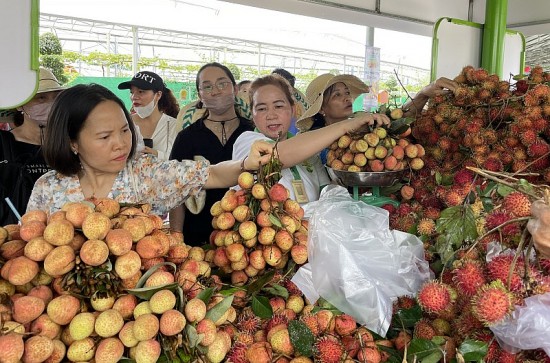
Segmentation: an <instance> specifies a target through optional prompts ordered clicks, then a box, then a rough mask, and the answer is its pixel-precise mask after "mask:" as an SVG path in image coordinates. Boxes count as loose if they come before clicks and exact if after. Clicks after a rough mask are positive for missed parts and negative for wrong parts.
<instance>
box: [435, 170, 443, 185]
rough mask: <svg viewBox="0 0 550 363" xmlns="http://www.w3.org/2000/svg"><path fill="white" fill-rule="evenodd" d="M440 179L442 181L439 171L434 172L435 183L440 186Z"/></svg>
mask: <svg viewBox="0 0 550 363" xmlns="http://www.w3.org/2000/svg"><path fill="white" fill-rule="evenodd" d="M441 179H442V176H441V173H440V172H439V171H436V172H435V182H436V184H437V185H441Z"/></svg>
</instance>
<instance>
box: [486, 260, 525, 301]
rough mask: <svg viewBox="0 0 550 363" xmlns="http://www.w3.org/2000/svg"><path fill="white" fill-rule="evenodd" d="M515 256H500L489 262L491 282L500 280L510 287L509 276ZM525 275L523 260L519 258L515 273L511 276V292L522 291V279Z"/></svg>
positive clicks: (488, 272)
mask: <svg viewBox="0 0 550 363" xmlns="http://www.w3.org/2000/svg"><path fill="white" fill-rule="evenodd" d="M513 260H514V256H512V255H498V256H495V257H493V259H492V260H491V261H489V262H487V266H486V269H487V275H488V276H489V278H490V279H491V280H500V281H502V282H503V283H504V284H505V285H506V286H508V276H510V271H511V270H512V263H513ZM523 275H525V269H524V262H523V258H521V257H520V258H518V259H517V261H516V262H515V266H514V269H513V272H512V274H511V276H510V286H509V289H510V291H514V292H517V291H520V290H521V289H522V288H523V280H522V277H523Z"/></svg>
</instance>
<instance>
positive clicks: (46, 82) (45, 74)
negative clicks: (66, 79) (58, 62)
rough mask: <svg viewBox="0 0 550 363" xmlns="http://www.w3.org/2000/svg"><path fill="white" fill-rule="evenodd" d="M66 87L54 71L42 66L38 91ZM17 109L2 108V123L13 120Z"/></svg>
mask: <svg viewBox="0 0 550 363" xmlns="http://www.w3.org/2000/svg"><path fill="white" fill-rule="evenodd" d="M64 89H65V87H63V86H62V85H61V83H59V81H58V80H57V78H55V76H54V74H53V73H52V71H50V70H49V69H46V68H43V67H40V72H39V78H38V90H37V91H36V93H37V94H38V93H45V92H53V91H62V90H64ZM16 112H17V111H16V110H15V109H11V110H0V123H8V122H13V116H14V115H15V113H16Z"/></svg>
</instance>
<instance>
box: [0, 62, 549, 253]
mask: <svg viewBox="0 0 550 363" xmlns="http://www.w3.org/2000/svg"><path fill="white" fill-rule="evenodd" d="M294 82H295V78H294V76H293V75H292V74H290V73H289V72H288V71H286V70H284V69H276V70H274V71H273V72H272V73H271V74H269V75H267V76H263V77H259V78H257V79H255V80H242V81H240V82H238V83H237V81H236V79H235V77H234V75H233V74H232V72H231V71H230V70H229V68H227V67H226V66H224V65H222V64H220V63H216V62H213V63H208V64H205V65H203V66H202V67H201V68H200V70H199V71H198V73H197V76H196V89H197V92H198V97H199V99H198V101H197V102H195V103H194V104H193V108H192V112H195V113H197V116H196V117H194V122H193V123H192V124H190V125H189V126H187V127H183V126H182V125H183V120H182V117H181V115H182V112H181V111H182V110H180V108H179V105H178V102H177V100H176V98H175V97H174V95H173V93H172V91H171V90H169V89H168V88H167V87H166V85H165V83H164V81H163V80H162V78H161V77H160V76H159V75H158V74H156V73H153V72H149V71H140V72H138V73H137V74H135V75H134V76H133V77H132V79H131V80H129V81H126V82H122V83H121V84H119V86H118V88H119V89H128V90H129V91H130V94H129V97H130V99H131V101H132V108H131V110H127V109H126V108H125V106H124V103H123V102H122V101H121V100H120V99H119V98H118V97H117V96H116V95H115V94H114V93H113V92H111V91H110V90H108V89H107V88H105V87H103V86H101V85H97V84H89V85H77V86H73V87H70V88H66V89H65V87H63V86H62V85H60V84H59V82H58V81H57V79H56V78H55V76H54V75H53V73H52V72H51V71H49V70H47V69H45V68H41V69H40V78H39V86H38V91H37V93H36V95H35V96H34V97H33V98H32V99H31V100H30V101H28V102H27V103H25V104H24V105H22V106H20V107H18V108H17V109H16V110H13V112H12V113H10V114H9V115H10V119H9V120H7V121H8V122H9V125H10V130H9V131H1V130H0V136H1V138H0V143H1V145H0V146H1V147H0V151H1V152H2V157H1V158H0V159H1V160H0V165H1V167H2V168H5V169H3V171H2V175H3V177H2V180H0V184H1V185H0V188H1V189H0V191H2V195H1V196H2V201H0V205H1V208H0V213H1V215H0V225H5V224H8V223H16V222H17V218H18V217H19V216H20V215H21V214H23V213H24V212H25V211H26V210H31V209H43V210H46V211H48V212H50V213H52V212H54V211H56V210H59V209H61V207H62V206H63V205H64V204H65V203H66V202H69V201H81V200H84V199H87V198H102V197H108V198H113V199H115V200H117V201H119V202H121V203H144V202H145V203H150V204H151V205H152V212H153V213H156V214H158V215H163V216H169V217H168V218H169V222H170V228H171V229H173V230H174V231H177V232H182V233H183V235H184V239H185V242H186V243H187V244H189V245H192V246H197V245H202V244H205V243H207V242H208V239H209V235H210V233H211V231H212V224H211V216H210V207H211V206H212V205H213V204H214V202H216V201H217V200H220V199H221V198H222V197H223V195H224V194H225V192H226V191H227V189H228V188H230V187H233V186H235V185H236V184H237V177H238V175H239V174H240V172H241V171H243V170H257V169H258V168H259V167H260V166H261V165H263V164H265V163H267V162H268V160H269V159H270V156H271V153H272V152H273V142H274V141H278V149H277V150H278V154H279V158H280V160H281V161H282V163H283V165H284V169H283V171H282V176H281V183H282V184H283V185H285V186H286V187H287V189H289V191H290V193H291V197H292V198H293V199H295V200H297V201H298V202H300V203H308V202H311V201H315V200H317V199H318V198H319V193H320V190H321V189H322V188H323V187H324V186H326V185H327V184H329V183H330V182H331V181H330V179H329V177H328V175H327V173H326V170H325V168H324V163H325V161H323V158H324V157H325V154H324V152H325V151H326V149H327V147H328V146H329V145H330V144H331V143H332V142H333V141H334V140H336V139H338V138H339V137H340V136H341V135H344V134H346V133H348V132H350V131H353V130H357V129H359V128H361V127H363V126H365V125H374V124H376V125H387V124H389V122H390V120H389V119H388V117H386V116H385V115H383V114H376V113H374V114H373V113H368V112H367V113H360V114H354V110H353V101H354V100H355V99H356V98H357V97H358V96H359V95H361V94H363V93H367V92H369V87H368V86H367V85H366V84H365V83H364V82H363V81H362V80H360V79H359V78H357V77H355V76H353V75H333V74H322V75H320V76H318V77H317V78H315V79H314V80H313V81H312V82H311V83H310V84H309V85H308V87H307V90H306V92H305V95H303V94H302V93H301V92H300V91H299V90H298V89H296V88H295V83H294ZM456 86H457V85H456V83H455V82H454V81H452V80H449V79H446V78H440V79H438V80H437V81H435V82H433V83H431V84H429V85H427V86H426V87H424V88H423V89H422V90H421V91H420V92H419V93H418V94H417V95H416V96H415V98H414V99H412V100H410V101H409V102H408V103H407V104H405V105H404V106H403V110H404V112H405V115H414V113H416V112H419V111H420V110H421V109H422V108H423V107H424V105H425V104H426V102H427V101H428V99H429V98H430V97H433V96H435V95H437V94H441V93H444V92H451V91H453V90H454V89H455V87H456ZM238 99H240V100H241V101H243V100H244V101H245V102H244V103H243V102H237V100H238ZM4 121H6V120H4ZM10 150H11V151H10ZM9 167H11V168H14V169H13V170H16V169H17V170H19V173H14V172H11V171H10V173H9V174H10V176H12V178H11V179H9V178H7V177H6V172H5V171H7V170H8V169H6V168H9ZM9 170H11V169H9ZM22 176H25V177H29V180H30V182H27V183H22V182H21V181H20V180H19V179H17V178H18V177H19V178H21V177H22ZM14 183H15V184H14ZM16 185H17V186H18V188H15V186H16ZM21 189H23V191H22V190H21ZM25 189H26V190H25ZM4 198H6V199H7V202H9V203H7V202H5V201H4ZM534 206H536V208H535V209H534V213H533V218H534V219H533V221H531V222H530V230H531V231H532V233H533V236H534V238H535V246H536V247H537V248H538V249H539V251H540V252H541V253H543V254H545V255H547V256H548V255H549V254H550V243H548V242H547V241H550V238H547V236H550V221H549V220H547V218H543V217H542V216H545V215H547V214H548V212H549V210H548V208H550V207H549V206H548V205H546V204H543V205H541V204H540V203H535V204H534ZM545 213H546V214H545Z"/></svg>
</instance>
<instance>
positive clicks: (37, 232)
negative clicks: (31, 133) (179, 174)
mask: <svg viewBox="0 0 550 363" xmlns="http://www.w3.org/2000/svg"><path fill="white" fill-rule="evenodd" d="M455 80H456V81H457V82H458V83H459V87H458V88H457V89H456V90H455V91H454V92H453V93H449V94H446V95H441V96H436V97H435V98H433V99H431V100H430V101H429V104H428V107H427V109H425V110H424V111H422V112H421V113H419V114H417V115H416V116H415V117H412V118H402V117H401V115H397V114H399V113H398V112H393V115H394V118H397V119H396V120H394V122H393V123H392V125H390V127H388V128H386V129H382V128H375V129H372V130H366V131H365V132H363V133H356V134H352V135H345V136H343V137H341V138H340V139H339V140H337V141H335V142H334V144H333V145H331V147H330V151H329V154H328V165H327V167H329V169H330V171H331V173H332V175H333V176H335V178H336V179H337V180H340V181H342V180H350V179H342V178H345V174H346V173H354V174H355V176H356V177H358V178H355V179H353V178H352V179H351V180H362V179H361V177H372V176H373V175H376V173H379V175H383V174H389V175H391V178H390V181H391V182H389V183H383V185H381V184H380V183H375V184H372V183H369V182H366V183H363V184H360V183H359V184H360V185H356V186H357V188H354V187H355V186H353V185H346V186H348V187H352V189H354V190H350V192H348V191H347V190H346V192H348V196H349V197H350V199H351V200H354V201H355V202H359V203H363V204H364V205H365V206H368V207H369V208H373V209H375V210H377V211H378V212H380V213H382V215H384V216H385V217H386V218H387V223H388V228H390V229H391V230H394V231H401V232H400V233H403V234H404V235H405V234H406V235H410V236H413V237H414V238H415V239H418V240H419V241H420V246H421V250H422V253H421V254H422V256H421V257H422V258H421V259H422V260H423V261H422V262H423V263H426V265H428V264H429V270H430V277H429V278H426V279H424V281H423V282H422V284H420V285H419V286H418V288H417V289H416V290H415V293H410V294H406V295H401V296H396V297H395V298H394V299H392V300H391V305H390V309H389V311H390V319H389V321H388V323H387V329H369V326H370V325H369V324H368V323H367V324H365V323H364V322H363V323H361V321H362V320H363V319H361V318H360V317H358V316H357V314H355V313H354V312H351V311H342V309H340V308H338V307H337V305H338V303H337V302H336V301H335V300H332V299H331V298H330V297H327V296H322V295H321V296H320V297H319V298H318V299H317V300H316V301H315V302H313V301H310V299H308V298H307V297H306V296H305V295H304V294H303V292H302V290H301V289H299V288H298V285H299V283H297V282H296V283H295V282H294V281H295V280H294V277H295V276H296V274H298V273H299V271H300V270H301V269H302V267H304V266H307V264H308V259H310V261H309V263H314V262H319V261H315V260H314V259H315V255H314V254H313V253H312V250H313V249H314V248H315V243H318V240H317V239H315V240H314V242H312V238H311V235H312V234H314V232H316V231H314V230H312V229H311V220H308V219H306V218H305V211H304V208H302V206H301V205H300V204H298V203H297V202H296V201H294V200H291V199H289V197H288V195H289V194H288V191H287V190H286V189H285V188H284V187H283V186H282V185H281V184H279V183H277V175H278V171H279V170H280V167H281V165H280V163H279V162H278V160H277V159H276V158H275V157H274V158H273V160H272V161H271V162H270V163H268V164H267V165H266V166H264V167H263V168H262V169H261V170H260V171H259V172H258V173H257V174H256V175H253V174H251V173H248V172H243V173H242V174H241V175H240V177H239V186H240V189H239V190H230V191H228V192H227V193H226V195H225V196H224V197H223V198H222V199H221V200H220V201H218V202H217V203H215V204H214V206H213V207H212V209H211V211H210V212H211V214H212V225H213V227H214V232H213V233H212V235H211V238H210V241H209V242H210V243H209V244H208V245H205V246H203V247H190V246H187V245H186V244H185V236H182V235H181V234H177V233H173V232H170V231H169V230H168V229H167V228H165V226H164V225H163V221H162V219H161V217H159V216H156V215H153V214H151V213H150V206H149V205H146V204H144V205H120V204H119V203H117V202H116V201H113V200H110V199H94V200H87V201H83V202H79V203H70V204H67V205H65V206H64V207H63V209H62V210H61V211H58V212H55V213H53V214H51V215H47V214H46V213H45V212H44V211H40V210H34V211H29V212H27V213H26V214H24V215H23V216H22V218H21V223H20V224H16V225H15V224H14V225H7V226H3V227H2V228H0V256H1V257H0V266H1V269H0V275H1V278H0V319H1V320H0V324H1V328H2V330H1V333H0V352H1V354H0V362H18V361H23V362H62V361H73V362H82V361H95V362H118V361H135V362H156V361H159V362H195V361H202V362H222V361H226V362H235V363H237V362H239V363H240V362H251V363H255V362H280V363H282V362H313V361H316V362H439V361H441V362H549V361H550V358H549V356H548V353H549V346H548V343H547V341H548V339H545V338H544V337H545V336H546V337H547V336H548V332H549V330H548V329H549V324H548V316H550V315H549V314H548V306H549V304H548V295H549V294H550V277H549V273H550V261H549V260H547V259H543V258H540V257H539V256H538V255H537V253H536V251H535V250H534V249H533V248H532V243H531V236H530V234H529V232H528V231H527V229H526V224H527V221H528V219H529V217H530V207H531V204H532V203H533V202H534V201H535V200H539V199H543V200H544V198H545V196H547V194H548V189H547V187H546V185H547V184H548V182H549V181H550V159H549V153H550V146H549V144H548V138H549V137H550V127H549V123H550V86H549V82H550V73H548V72H545V71H544V70H543V69H541V68H540V67H535V68H534V69H533V70H532V71H531V73H530V74H529V75H528V76H525V77H522V78H521V79H518V80H514V81H512V82H509V81H506V80H501V79H499V77H498V76H496V75H493V74H489V73H488V72H487V71H485V70H484V69H479V68H478V69H476V68H474V67H470V66H467V67H464V68H463V70H462V72H461V73H460V74H458V75H457V76H456V77H455ZM382 111H383V112H387V113H388V114H390V115H391V114H392V113H391V110H390V109H385V110H382ZM396 115H397V116H396ZM363 180H369V179H363ZM373 188H376V193H377V194H378V195H377V197H379V198H384V199H379V200H382V202H381V203H379V204H380V207H375V206H370V205H369V204H368V203H369V201H370V200H369V199H368V197H369V196H372V193H373ZM322 198H323V197H322ZM361 198H367V199H364V201H362V200H361ZM355 199H359V200H355ZM390 201H391V202H390ZM547 202H548V201H547ZM309 212H310V213H311V211H309ZM310 216H311V214H310ZM314 216H315V210H313V217H311V218H312V219H313V220H314V218H315V217H314ZM312 243H313V244H312ZM308 250H309V251H308ZM369 256H370V255H366V256H365V258H369ZM322 263H324V264H333V263H336V261H326V260H323V261H322ZM343 269H345V267H343ZM545 299H546V300H545ZM369 304H374V305H375V306H376V305H377V304H380V300H376V299H374V300H373V301H369V302H365V309H367V308H372V306H370V305H369ZM545 309H546V310H545ZM344 310H345V309H344ZM525 316H527V317H530V318H525ZM533 316H535V317H536V318H535V319H536V321H537V322H538V323H537V324H533V318H532V317H533ZM526 319H527V321H526ZM539 323H540V324H539ZM514 329H515V330H514ZM514 332H515V333H514ZM537 337H538V338H537ZM541 337H542V338H541Z"/></svg>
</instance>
